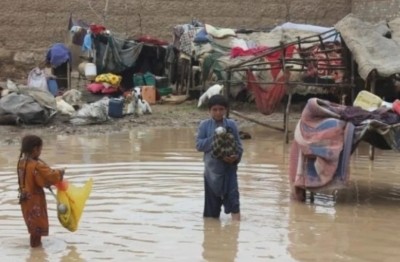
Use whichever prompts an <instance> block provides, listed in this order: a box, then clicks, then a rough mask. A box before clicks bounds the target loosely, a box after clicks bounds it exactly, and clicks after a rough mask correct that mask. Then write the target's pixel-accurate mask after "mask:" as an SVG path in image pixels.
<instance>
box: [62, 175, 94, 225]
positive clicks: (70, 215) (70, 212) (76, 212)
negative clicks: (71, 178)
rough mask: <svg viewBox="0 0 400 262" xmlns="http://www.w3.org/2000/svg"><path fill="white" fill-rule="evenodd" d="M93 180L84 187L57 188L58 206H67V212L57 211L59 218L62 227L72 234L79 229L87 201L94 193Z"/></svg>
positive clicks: (68, 186)
mask: <svg viewBox="0 0 400 262" xmlns="http://www.w3.org/2000/svg"><path fill="white" fill-rule="evenodd" d="M92 184H93V180H92V179H91V178H90V179H89V180H88V181H87V182H86V183H85V185H84V186H83V187H77V186H74V185H72V184H68V185H67V186H65V185H64V186H58V187H57V199H58V202H59V203H58V205H60V204H62V205H65V210H62V211H60V209H57V217H58V220H59V221H60V223H61V225H62V226H63V227H65V228H66V229H68V230H69V231H71V232H74V231H76V230H77V229H78V224H79V220H80V218H81V216H82V213H83V209H84V207H85V203H86V200H87V199H88V197H89V195H90V192H91V191H92Z"/></svg>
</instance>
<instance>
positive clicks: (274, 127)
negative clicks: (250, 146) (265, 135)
mask: <svg viewBox="0 0 400 262" xmlns="http://www.w3.org/2000/svg"><path fill="white" fill-rule="evenodd" d="M230 113H231V114H234V115H236V116H238V117H241V118H243V119H245V120H248V121H250V122H253V123H256V124H259V125H261V126H265V127H268V128H272V129H275V130H278V131H281V132H283V131H284V129H283V128H280V127H276V126H272V125H269V124H266V123H262V122H260V121H258V120H255V119H253V118H250V117H248V116H245V115H243V114H242V113H239V112H238V111H236V110H231V111H230Z"/></svg>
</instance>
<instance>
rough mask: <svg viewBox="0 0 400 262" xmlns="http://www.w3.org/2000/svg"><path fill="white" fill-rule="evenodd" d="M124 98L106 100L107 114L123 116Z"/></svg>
mask: <svg viewBox="0 0 400 262" xmlns="http://www.w3.org/2000/svg"><path fill="white" fill-rule="evenodd" d="M123 110H124V100H123V99H122V98H111V99H110V101H109V102H108V116H109V117H112V118H121V117H123V116H124V114H123Z"/></svg>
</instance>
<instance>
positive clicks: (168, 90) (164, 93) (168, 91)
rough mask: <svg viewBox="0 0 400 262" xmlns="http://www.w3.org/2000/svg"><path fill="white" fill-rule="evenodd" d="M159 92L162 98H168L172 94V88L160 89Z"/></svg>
mask: <svg viewBox="0 0 400 262" xmlns="http://www.w3.org/2000/svg"><path fill="white" fill-rule="evenodd" d="M157 91H158V94H159V95H160V96H167V95H169V94H172V88H170V87H167V88H160V89H157Z"/></svg>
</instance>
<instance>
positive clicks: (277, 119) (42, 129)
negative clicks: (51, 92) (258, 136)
mask: <svg viewBox="0 0 400 262" xmlns="http://www.w3.org/2000/svg"><path fill="white" fill-rule="evenodd" d="M299 108H300V107H299V106H297V105H296V106H294V107H293V113H292V114H291V116H290V121H296V120H297V119H298V118H299V112H300V109H299ZM232 109H233V110H237V111H239V112H240V113H242V114H244V115H245V116H247V117H250V118H253V119H256V120H257V121H260V122H263V123H269V124H271V125H274V126H277V127H282V125H283V122H282V121H283V114H282V112H283V108H279V109H278V110H276V112H275V113H274V114H272V115H269V116H266V115H262V114H261V113H259V112H258V110H257V108H256V107H255V105H254V104H248V103H245V104H242V103H235V104H234V105H232ZM152 110H153V114H151V115H143V116H139V117H136V116H133V115H129V116H125V117H123V118H120V119H110V120H109V121H108V122H105V123H102V124H96V125H84V126H74V125H72V124H71V123H69V118H68V117H65V116H62V115H57V116H55V118H54V119H53V120H52V121H51V122H50V123H49V124H47V125H26V126H0V137H2V138H3V139H2V140H3V141H4V139H5V138H10V137H13V136H18V137H19V136H20V135H22V134H26V133H32V134H40V135H46V134H62V135H68V134H91V135H97V134H104V133H110V132H120V131H126V130H131V129H141V128H146V127H196V126H197V125H198V123H199V121H201V120H202V119H204V118H206V117H208V111H207V109H206V108H200V109H198V108H197V101H195V100H192V101H186V102H184V103H182V104H179V105H171V104H156V105H153V106H152ZM230 117H231V118H233V119H235V120H236V121H237V123H238V125H239V127H241V128H243V127H246V126H251V125H257V124H255V123H253V122H252V121H249V120H245V119H243V118H241V117H238V116H236V115H233V114H231V115H230Z"/></svg>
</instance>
